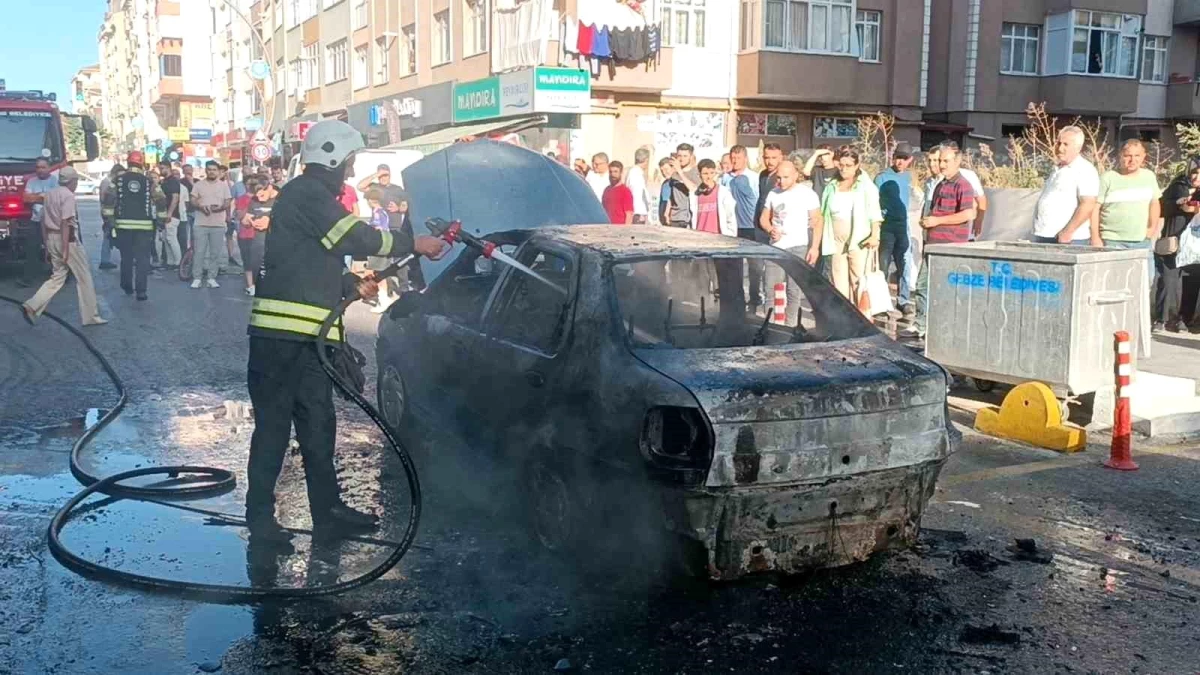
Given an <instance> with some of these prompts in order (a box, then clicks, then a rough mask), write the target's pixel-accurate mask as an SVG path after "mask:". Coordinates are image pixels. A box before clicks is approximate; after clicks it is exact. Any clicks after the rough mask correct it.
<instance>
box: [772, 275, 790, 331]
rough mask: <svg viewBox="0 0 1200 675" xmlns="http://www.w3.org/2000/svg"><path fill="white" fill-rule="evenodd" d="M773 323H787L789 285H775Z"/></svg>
mask: <svg viewBox="0 0 1200 675" xmlns="http://www.w3.org/2000/svg"><path fill="white" fill-rule="evenodd" d="M772 322H773V323H777V324H779V325H783V324H785V323H787V284H775V316H774V318H773V319H772Z"/></svg>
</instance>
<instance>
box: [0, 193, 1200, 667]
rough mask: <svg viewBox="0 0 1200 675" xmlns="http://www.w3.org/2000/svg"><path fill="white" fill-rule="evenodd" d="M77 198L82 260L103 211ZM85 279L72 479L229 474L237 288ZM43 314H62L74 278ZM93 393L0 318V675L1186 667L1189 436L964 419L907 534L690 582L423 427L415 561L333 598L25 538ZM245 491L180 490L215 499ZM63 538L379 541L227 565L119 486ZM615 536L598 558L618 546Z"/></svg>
mask: <svg viewBox="0 0 1200 675" xmlns="http://www.w3.org/2000/svg"><path fill="white" fill-rule="evenodd" d="M81 208H82V210H83V213H82V219H83V223H84V234H85V238H86V239H87V244H88V246H89V254H90V256H91V258H92V261H93V269H94V268H95V264H96V263H97V262H98V258H99V252H98V245H99V238H98V236H99V235H98V232H99V222H98V220H99V218H98V209H97V207H96V205H95V202H94V201H88V200H85V201H84V202H83V205H82V207H81ZM94 277H95V279H96V285H97V288H98V293H99V295H100V296H101V311H102V313H103V314H104V316H106V317H108V318H109V319H110V321H111V323H110V324H109V325H107V326H103V327H98V328H90V329H88V331H89V333H88V334H89V335H90V336H91V337H92V339H93V340H94V341H95V343H96V344H97V346H99V347H100V348H101V349H102V350H103V351H104V352H105V353H106V354H108V355H109V357H110V359H111V360H112V361H113V363H114V365H115V366H116V368H117V370H118V371H119V372H120V373H121V375H122V377H123V378H124V379H125V381H126V384H127V386H128V387H129V388H130V392H131V402H130V405H129V406H128V408H127V409H126V411H125V413H124V414H123V415H122V416H121V417H120V418H119V419H118V420H117V422H116V423H114V424H113V425H111V426H110V427H109V428H108V429H106V430H104V432H103V433H102V434H101V435H100V436H99V437H98V438H97V440H96V442H95V443H94V445H93V447H92V449H91V450H90V452H89V453H88V454H87V456H86V458H85V459H86V462H87V464H88V467H89V469H91V470H93V471H94V472H96V473H99V474H107V473H113V472H116V471H119V470H123V469H127V468H134V467H139V466H148V465H155V464H164V463H181V462H186V463H192V464H204V465H211V466H217V467H224V468H230V469H233V470H235V471H237V472H238V474H239V485H240V484H241V483H242V482H244V481H241V480H240V479H241V477H242V476H243V475H244V464H245V460H246V454H247V450H248V447H249V439H250V433H251V431H252V427H253V422H252V420H251V419H250V418H249V401H248V396H247V394H246V391H245V385H244V368H245V359H246V337H245V322H246V317H247V313H248V310H249V304H250V303H249V298H248V297H246V296H245V295H244V294H243V293H242V290H241V281H240V277H238V276H227V277H222V278H221V283H222V288H220V289H215V290H207V289H206V290H192V289H190V288H187V287H186V285H184V284H182V283H181V282H179V281H178V280H177V279H176V278H174V277H171V276H156V277H155V278H153V279H152V281H151V285H150V300H149V301H148V302H144V303H138V302H136V301H134V300H133V299H131V298H126V297H125V296H124V295H123V294H122V293H121V291H120V289H119V287H118V285H117V279H116V274H115V272H109V271H106V272H100V271H94ZM12 278H13V277H12V273H11V270H3V271H0V294H5V295H14V296H16V297H26V296H28V295H30V294H32V289H21V288H18V287H17V286H16V285H15V284H14V283H12ZM51 310H52V311H55V312H57V313H58V314H60V315H61V316H63V317H65V318H67V319H69V320H71V321H73V322H77V321H78V313H77V311H76V303H75V298H74V289H73V287H72V286H70V285H68V287H67V288H66V289H64V291H63V292H62V293H60V295H59V296H58V297H57V298H56V299H55V301H54V303H53V304H52V305H51ZM376 320H377V319H376V317H375V315H373V314H371V313H369V312H367V311H365V309H364V308H361V307H356V308H355V309H354V310H352V313H351V314H350V316H349V320H348V326H349V330H350V335H351V340H352V341H353V342H355V344H356V345H358V346H359V348H360V349H362V350H363V351H364V352H365V353H367V354H368V356H369V357H371V352H372V349H371V348H370V347H371V345H372V336H373V334H374V326H375V322H376ZM1195 357H1196V358H1200V353H1198V354H1196V355H1195ZM372 360H373V358H372ZM372 367H373V364H372ZM368 394H369V395H370V396H371V397H372V398H373V396H374V380H373V376H372V377H371V378H369V384H368ZM966 394H967V392H963V395H966ZM114 403H115V396H114V395H113V393H112V389H111V386H110V385H109V384H108V382H107V381H106V380H105V378H104V376H103V373H102V372H101V371H100V370H99V368H98V367H96V365H95V364H94V363H93V362H92V361H91V359H90V356H89V355H88V354H86V352H84V351H83V349H82V348H81V347H80V346H79V345H78V344H77V343H76V342H75V341H74V339H73V338H72V337H71V336H70V335H68V334H67V333H66V332H65V331H63V330H62V329H60V328H59V327H57V326H55V325H52V324H51V323H50V322H48V321H44V320H43V321H41V322H39V324H38V325H37V326H36V327H34V328H30V327H29V326H27V325H26V324H25V323H24V322H23V321H21V320H20V317H19V315H18V314H17V312H16V310H15V309H14V308H12V307H9V306H7V305H5V306H0V673H4V674H7V673H22V674H24V673H80V674H92V673H96V674H101V673H146V674H162V675H172V674H175V673H180V674H187V673H198V672H223V673H239V674H240V673H247V674H248V673H280V674H285V673H329V674H334V673H393V672H415V673H461V672H466V673H493V672H494V673H536V672H555V670H556V668H557V669H558V670H559V672H597V673H699V672H750V673H758V672H762V673H864V672H916V673H984V672H988V673H1060V672H1061V673H1069V672H1070V673H1131V672H1139V673H1191V672H1200V666H1198V665H1197V664H1200V632H1198V631H1197V627H1198V626H1200V498H1198V497H1197V495H1198V491H1197V489H1196V486H1197V485H1198V484H1200V444H1197V443H1196V442H1194V441H1191V442H1189V441H1187V440H1185V439H1177V440H1178V441H1179V442H1178V443H1175V444H1173V445H1162V444H1160V445H1154V446H1150V445H1148V444H1146V443H1139V444H1138V445H1137V446H1136V452H1137V460H1138V462H1139V463H1140V465H1141V470H1140V471H1138V472H1136V473H1118V472H1113V471H1109V470H1106V469H1103V468H1101V467H1100V466H1099V463H1100V460H1101V459H1102V458H1103V456H1104V454H1105V452H1106V449H1105V445H1104V440H1105V439H1102V438H1096V439H1093V440H1094V441H1096V442H1095V443H1094V444H1093V445H1092V446H1091V447H1089V449H1088V451H1087V452H1084V453H1080V454H1078V455H1073V456H1062V455H1058V454H1056V453H1052V452H1049V451H1042V450H1037V449H1033V448H1028V447H1024V446H1019V445H1015V444H1010V443H1005V442H1001V441H996V440H993V439H988V438H985V437H980V436H977V435H974V434H972V433H970V432H968V433H967V436H966V438H965V440H964V443H963V446H962V449H961V451H960V452H959V453H958V454H956V455H955V456H954V457H953V458H952V459H951V460H950V462H949V464H948V465H947V468H946V471H945V472H944V473H943V475H942V478H941V480H940V481H939V487H938V490H937V492H936V494H935V497H934V499H933V502H932V503H931V504H930V506H929V508H928V511H927V513H926V516H925V519H924V523H923V525H924V528H925V529H924V533H923V535H922V538H921V543H920V544H919V545H918V546H917V547H915V548H914V549H912V550H908V551H900V552H895V553H890V554H886V555H880V556H876V557H875V558H873V559H872V560H870V561H868V562H866V563H862V564H859V565H854V566H851V567H846V568H841V569H836V570H825V571H819V572H815V573H813V574H810V575H806V576H804V577H800V578H776V577H766V578H758V579H752V580H749V581H746V582H743V583H738V584H726V585H719V586H712V585H709V584H706V583H702V582H696V581H684V580H665V579H663V578H661V577H658V576H652V575H647V574H642V573H638V572H634V571H631V570H630V569H626V568H624V567H623V566H620V565H614V566H612V568H611V569H607V570H605V569H601V570H596V569H594V566H589V569H588V571H587V572H583V571H581V567H580V566H579V565H577V564H575V563H574V562H572V561H571V560H570V558H564V557H559V556H553V555H550V554H547V553H544V552H543V551H542V550H541V549H540V548H539V547H538V546H537V545H536V544H535V543H534V542H533V541H532V540H531V538H530V536H529V535H528V534H527V532H526V530H525V529H524V528H523V527H522V526H521V524H520V519H519V517H517V514H518V512H519V509H518V508H516V507H514V506H513V505H512V504H511V503H508V502H509V501H510V500H508V499H505V498H504V495H512V494H519V492H518V491H516V490H512V489H509V488H512V485H511V483H510V481H509V479H508V478H506V477H504V474H502V473H500V472H496V471H494V470H493V469H494V467H491V466H490V465H489V464H487V462H486V461H484V460H483V459H482V456H481V455H480V454H479V453H478V452H475V451H473V450H472V449H471V448H467V447H465V446H464V444H463V443H462V442H461V441H460V440H458V438H457V437H456V436H455V434H453V433H452V430H442V431H440V432H432V431H427V432H426V433H424V434H422V437H421V438H420V439H418V440H419V441H420V444H419V448H418V462H419V464H420V465H421V467H422V478H423V481H424V484H425V486H426V488H427V490H426V495H425V500H424V506H425V510H424V519H423V521H422V525H421V529H420V532H419V535H418V538H417V545H418V548H415V549H414V550H413V551H412V552H411V553H410V554H409V555H408V556H407V557H406V558H405V559H404V560H403V561H402V562H401V564H400V565H399V566H398V567H397V568H396V569H394V570H392V571H391V572H389V573H388V574H387V575H386V576H385V577H384V578H382V579H380V580H379V581H376V582H374V583H373V584H371V585H370V586H368V587H367V588H365V589H362V590H359V591H355V592H352V593H350V594H347V595H344V596H340V597H335V598H328V599H320V600H310V601H302V602H301V601H297V602H290V603H263V604H259V605H254V606H234V605H222V604H209V603H204V602H199V601H195V600H185V599H179V598H175V597H171V596H166V595H154V594H147V593H142V592H136V591H130V590H126V589H123V588H119V587H115V586H111V585H107V584H104V583H101V582H98V581H93V580H87V579H83V578H81V577H78V576H76V575H75V574H73V573H71V572H69V571H67V570H65V569H64V568H63V567H61V566H60V565H59V564H58V563H57V562H56V561H55V560H54V559H53V558H52V557H51V556H50V555H49V553H48V551H47V548H46V543H45V529H46V525H47V523H48V521H49V519H50V517H51V516H52V515H53V513H54V512H55V510H56V509H57V508H58V506H59V505H60V504H61V503H62V502H64V501H65V500H66V499H68V498H69V497H70V496H71V495H72V494H73V493H74V492H76V491H77V490H78V487H79V486H78V485H77V484H76V483H75V481H74V479H73V478H72V477H71V476H70V474H69V473H68V472H67V453H68V451H69V450H70V447H71V444H72V442H73V440H74V438H75V437H76V436H77V435H78V434H79V433H80V432H81V431H82V430H83V429H84V428H85V426H86V425H87V424H89V423H91V422H92V421H94V419H95V418H96V417H97V415H98V414H99V411H102V410H104V409H106V408H108V407H110V406H112V405H113V404H114ZM339 425H340V434H339V436H340V444H339V455H338V463H339V473H340V475H341V480H342V483H343V486H344V488H345V490H346V493H347V500H348V501H350V502H351V503H352V504H355V505H358V506H361V507H367V508H372V509H375V510H377V511H378V512H379V513H381V514H382V515H383V517H384V521H385V525H384V526H383V528H382V532H381V536H385V537H397V536H399V532H400V528H401V525H400V524H401V523H402V522H403V521H404V519H405V518H406V517H407V515H408V513H407V507H406V506H405V504H406V502H407V498H408V495H407V493H406V491H405V489H404V488H403V481H402V477H401V473H400V470H399V464H398V462H397V461H396V460H395V459H394V458H392V457H389V456H387V455H386V454H384V453H383V452H382V451H381V446H380V437H379V433H378V432H377V430H375V429H374V427H373V426H371V424H370V422H369V420H368V419H367V418H366V417H365V416H364V415H362V414H361V413H359V412H358V411H357V410H355V409H352V408H350V407H348V406H346V405H345V404H344V403H341V402H339ZM498 476H499V477H498ZM279 493H280V501H281V504H282V514H283V515H282V517H283V519H284V520H285V521H286V522H287V524H289V525H295V526H304V525H305V524H306V523H307V520H306V519H307V506H306V502H305V496H304V485H303V471H302V467H301V466H300V459H299V456H298V454H294V455H292V456H291V457H289V459H288V461H287V463H286V465H285V469H284V474H283V476H282V478H281V481H280V487H279ZM241 496H242V495H241V493H240V492H239V491H236V490H235V491H234V492H233V493H230V494H227V495H223V496H220V497H216V498H212V499H208V500H202V501H199V502H194V503H193V504H194V505H197V506H203V507H204V508H209V509H215V510H220V511H225V512H229V513H238V512H239V510H240V509H239V504H240V500H241ZM1016 539H1024V540H1027V539H1032V540H1033V543H1032V544H1030V543H1029V542H1024V543H1023V545H1022V546H1023V548H1022V546H1018V545H1017V544H1016V543H1015V540H1016ZM64 541H65V542H66V543H67V545H68V546H69V547H71V548H72V550H75V551H76V552H78V553H81V554H84V555H86V556H88V557H89V558H91V559H93V560H97V561H100V562H103V563H104V564H106V565H111V566H114V567H118V568H120V569H125V570H130V571H138V572H142V573H146V574H154V575H161V576H169V577H173V578H181V579H190V580H197V581H205V582H218V583H230V584H243V585H244V584H247V583H249V582H250V580H251V579H255V580H257V581H258V582H261V581H262V580H263V579H270V580H272V581H273V583H276V584H280V585H292V586H303V585H306V584H309V585H311V584H326V583H329V582H330V581H332V580H334V579H341V580H344V579H347V578H350V577H353V576H357V575H359V574H361V573H362V572H363V571H365V570H366V569H368V568H369V567H370V566H372V565H373V564H374V563H375V562H377V561H379V560H382V559H383V558H384V557H385V556H386V553H387V551H386V550H384V549H382V548H380V547H375V546H371V545H368V544H360V543H345V542H344V543H342V544H340V545H338V546H334V547H317V548H316V549H315V550H314V547H312V546H311V545H310V543H309V542H308V541H307V540H306V539H304V538H300V539H298V540H297V552H296V553H295V554H294V555H291V556H286V557H284V558H282V559H279V560H274V561H272V560H267V561H264V560H261V559H256V557H255V556H254V555H251V556H248V555H247V550H246V549H247V546H246V536H245V532H244V531H242V530H240V529H239V528H236V527H230V526H225V525H219V524H212V523H209V522H206V520H205V518H204V517H202V516H198V515H195V514H190V513H185V512H182V511H178V510H174V509H170V508H164V507H161V506H158V505H153V504H145V503H137V502H127V501H126V502H117V503H114V504H108V505H105V506H102V507H100V508H95V509H92V510H90V511H88V512H87V513H86V514H84V515H82V516H81V517H80V518H78V519H77V520H76V521H73V522H72V523H71V524H70V525H68V528H67V530H66V532H65V534H64ZM618 546H619V544H618ZM629 546H630V548H629V550H627V551H617V553H618V554H619V556H618V557H619V558H624V559H626V560H629V561H636V560H638V559H639V558H640V557H641V555H640V553H641V552H639V551H638V550H636V548H635V547H634V545H633V544H630V545H629ZM271 562H275V563H277V564H274V565H272V564H269V563H271ZM633 567H634V568H637V566H636V565H635V566H633Z"/></svg>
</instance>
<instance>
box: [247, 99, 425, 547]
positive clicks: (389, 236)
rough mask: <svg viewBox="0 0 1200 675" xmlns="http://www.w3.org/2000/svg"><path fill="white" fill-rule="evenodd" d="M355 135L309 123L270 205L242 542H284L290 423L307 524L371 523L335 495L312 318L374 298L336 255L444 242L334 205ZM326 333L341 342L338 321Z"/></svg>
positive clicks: (258, 303) (330, 417)
mask: <svg viewBox="0 0 1200 675" xmlns="http://www.w3.org/2000/svg"><path fill="white" fill-rule="evenodd" d="M363 147H364V146H363V142H362V136H361V135H360V134H359V132H357V131H355V130H354V128H353V127H351V126H350V125H348V124H346V123H345V122H341V121H338V120H326V121H322V122H318V123H317V124H315V125H313V127H312V128H311V129H309V131H308V134H307V136H306V137H305V139H304V142H303V145H302V147H301V150H300V161H301V162H303V163H304V165H305V168H304V173H303V174H302V175H300V176H298V177H297V178H295V179H294V180H291V181H289V182H288V183H287V185H285V186H284V188H283V190H282V191H281V192H280V193H279V196H278V197H277V198H276V200H275V205H274V207H273V209H272V211H271V222H270V229H269V230H268V233H267V241H266V253H265V256H264V259H263V265H262V268H261V269H260V271H259V278H258V279H257V281H256V283H255V297H254V301H253V309H252V311H251V314H250V326H249V329H248V332H249V334H250V359H249V363H248V364H247V371H248V372H247V375H246V379H247V385H248V388H249V390H250V400H251V402H252V403H253V406H254V423H255V427H254V435H253V437H252V438H251V441H250V460H249V466H248V471H247V473H248V476H249V478H248V484H247V491H246V520H247V524H248V526H249V528H250V537H251V541H252V542H254V541H257V542H265V543H270V544H272V545H277V546H280V547H290V544H288V543H287V542H288V540H290V538H291V535H290V534H289V533H288V532H287V531H286V530H283V529H282V528H281V527H280V525H279V524H278V522H277V521H276V520H275V494H274V493H275V482H276V480H277V479H278V477H279V471H280V469H281V468H282V465H283V458H284V453H285V451H286V450H287V447H288V442H289V440H290V438H291V428H292V425H293V424H295V427H296V439H297V441H298V442H299V444H300V453H301V455H302V457H303V459H304V473H305V482H306V484H307V489H308V502H309V507H310V509H311V510H312V520H313V526H314V529H315V530H319V529H327V530H329V529H332V530H345V529H360V530H361V529H372V528H374V527H375V526H376V525H377V524H378V522H377V519H376V517H375V516H374V515H371V514H368V513H363V512H361V511H357V510H355V509H353V508H351V507H349V506H347V505H346V504H345V503H343V502H342V500H341V496H340V494H339V488H338V483H337V476H336V474H335V473H334V466H333V447H334V436H335V433H336V419H335V417H334V409H333V390H332V382H331V381H330V379H329V377H328V376H327V375H326V374H325V372H324V371H323V370H322V369H321V365H320V362H319V361H318V359H317V347H316V335H317V332H318V329H319V328H320V325H321V322H322V321H324V319H325V318H326V317H327V316H328V315H329V312H330V311H332V310H333V309H334V307H335V306H336V305H337V304H338V303H339V302H340V301H341V300H342V299H343V298H345V297H348V296H349V295H351V294H352V293H353V291H354V290H356V289H357V291H358V295H359V296H360V297H374V295H375V294H376V293H377V292H378V283H377V282H376V280H375V279H374V278H372V277H371V276H369V275H368V276H366V277H362V278H360V277H357V276H354V275H352V274H347V273H345V270H344V263H343V258H344V256H347V255H350V256H355V257H365V256H383V257H390V258H400V257H404V256H406V255H408V254H409V253H414V252H415V253H416V254H418V255H424V256H428V257H431V258H435V259H436V258H437V257H440V256H441V255H442V253H443V252H444V242H443V241H442V240H440V239H437V238H434V237H426V236H422V237H416V238H415V239H413V238H411V237H409V236H405V235H403V234H400V233H396V232H391V231H386V230H377V229H375V228H373V227H371V226H370V225H368V224H367V223H365V222H362V221H361V220H359V219H358V217H357V216H355V215H353V214H347V212H346V210H345V209H344V208H343V207H342V206H341V204H339V203H338V197H339V195H340V194H341V189H342V185H343V184H344V182H345V179H346V172H347V170H348V169H349V167H350V166H351V165H352V164H353V157H354V153H355V152H357V151H358V150H360V149H362V148H363ZM329 338H330V340H331V341H333V340H341V339H343V335H342V328H341V326H340V325H336V324H335V326H334V328H333V329H332V330H331V331H330V334H329Z"/></svg>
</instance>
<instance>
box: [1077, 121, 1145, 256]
mask: <svg viewBox="0 0 1200 675" xmlns="http://www.w3.org/2000/svg"><path fill="white" fill-rule="evenodd" d="M1145 161H1146V146H1145V144H1143V143H1142V142H1141V141H1140V140H1137V139H1136V138H1134V139H1130V140H1128V141H1125V144H1124V145H1122V146H1121V157H1120V162H1119V164H1118V169H1117V170H1116V171H1113V170H1111V169H1110V170H1108V171H1106V172H1104V175H1103V176H1101V177H1100V194H1099V195H1098V196H1097V198H1096V204H1097V207H1096V209H1095V210H1094V211H1093V212H1092V236H1091V244H1092V246H1106V247H1108V248H1145V249H1149V248H1151V246H1152V244H1151V242H1153V240H1155V239H1157V238H1158V234H1159V231H1160V230H1161V229H1162V222H1161V218H1160V208H1159V203H1158V198H1159V197H1160V196H1161V195H1162V190H1160V189H1159V187H1158V180H1157V179H1156V178H1155V176H1154V172H1152V171H1150V170H1149V169H1146V168H1144V167H1143V164H1144V163H1145Z"/></svg>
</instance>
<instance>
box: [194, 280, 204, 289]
mask: <svg viewBox="0 0 1200 675" xmlns="http://www.w3.org/2000/svg"><path fill="white" fill-rule="evenodd" d="M202 283H204V282H202V281H200V280H199V279H193V280H192V288H200V285H201V284H202Z"/></svg>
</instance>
